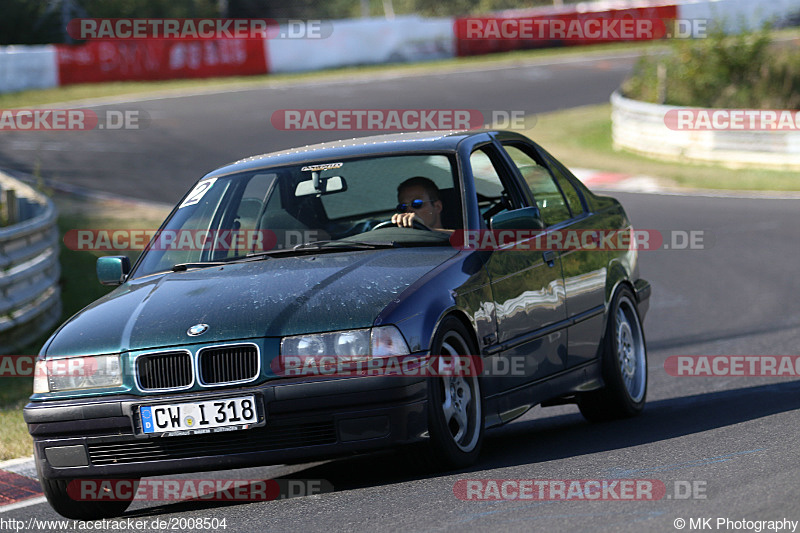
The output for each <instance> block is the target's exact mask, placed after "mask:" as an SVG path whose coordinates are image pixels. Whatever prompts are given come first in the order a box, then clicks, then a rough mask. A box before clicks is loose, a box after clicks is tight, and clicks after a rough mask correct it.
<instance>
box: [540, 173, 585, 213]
mask: <svg viewBox="0 0 800 533" xmlns="http://www.w3.org/2000/svg"><path fill="white" fill-rule="evenodd" d="M548 162H549V164H550V168H551V169H552V170H553V176H555V178H556V181H557V182H558V185H559V187H561V192H563V193H564V196H566V197H567V204H569V209H570V211H572V216H573V217H576V216H578V215H580V214H581V213H583V204H581V197H580V195H579V194H578V191H577V189H575V186H574V185H573V184H572V182H570V181H569V179H567V177H566V176H565V175H564V173H563V172H562V170H561V168H560V167H559V166H558V165H554V164H553V163H552V162H550V161H549V160H548Z"/></svg>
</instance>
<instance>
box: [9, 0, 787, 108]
mask: <svg viewBox="0 0 800 533" xmlns="http://www.w3.org/2000/svg"><path fill="white" fill-rule="evenodd" d="M791 16H794V17H798V16H800V0H606V1H605V2H582V3H580V4H575V5H568V6H565V7H562V8H553V7H547V8H537V9H531V10H524V11H519V10H518V11H506V12H500V13H497V14H493V15H482V16H478V17H459V18H455V19H452V18H439V19H430V18H422V17H419V16H416V15H409V16H400V17H396V18H394V19H392V20H386V19H378V18H372V19H353V20H334V21H322V23H323V25H325V29H326V31H325V32H323V33H324V36H323V37H324V38H312V36H310V35H306V38H291V37H292V35H293V34H292V32H291V31H284V30H286V28H279V31H278V32H277V34H278V35H283V34H284V33H285V34H287V35H288V36H289V38H275V35H274V34H273V36H272V37H270V38H266V39H214V40H212V39H177V40H147V39H139V40H107V41H90V42H87V43H85V44H79V45H74V46H70V45H47V46H9V47H0V92H11V91H19V90H24V89H32V88H46V87H54V86H57V85H67V84H71V83H89V82H104V81H118V80H164V79H175V78H203V77H215V76H242V75H252V74H266V73H272V72H298V71H312V70H320V69H326V68H336V67H343V66H350V65H365V64H382V63H393V62H416V61H427V60H432V59H442V58H448V57H453V56H465V55H474V54H487V53H493V52H504V51H508V50H518V49H525V48H540V47H545V46H564V45H583V44H590V43H597V42H609V41H620V40H623V41H624V40H628V41H638V40H645V39H659V38H662V37H664V36H665V33H667V31H668V30H669V29H671V25H670V21H674V20H682V21H687V20H689V21H692V20H694V21H697V20H701V21H705V22H708V23H709V25H710V24H711V23H714V22H722V23H723V24H725V25H726V29H728V30H731V31H735V30H738V29H740V27H741V22H744V23H745V25H746V26H747V27H749V28H756V27H759V26H760V25H761V24H762V23H763V22H765V21H767V20H786V19H788V18H789V17H791ZM289 29H291V28H289ZM328 30H330V31H328ZM690 35H694V34H693V33H692V34H690ZM690 35H687V36H690Z"/></svg>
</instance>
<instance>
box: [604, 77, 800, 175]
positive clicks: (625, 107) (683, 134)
mask: <svg viewBox="0 0 800 533" xmlns="http://www.w3.org/2000/svg"><path fill="white" fill-rule="evenodd" d="M691 109H694V108H688V107H677V106H668V105H659V104H651V103H648V102H640V101H638V100H631V99H629V98H625V97H624V96H622V95H621V94H620V93H619V92H615V93H614V94H613V95H611V135H612V138H613V141H614V147H615V148H624V149H625V150H629V151H631V152H635V153H638V154H641V155H645V156H648V157H653V158H656V159H664V160H673V161H688V162H697V163H714V164H718V165H722V166H725V167H728V168H741V167H755V168H771V169H781V170H800V131H772V130H766V131H748V130H724V131H719V130H717V131H715V130H676V129H670V128H669V127H667V124H666V122H665V117H667V113H670V112H672V113H676V112H678V111H683V110H691Z"/></svg>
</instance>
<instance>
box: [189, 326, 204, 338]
mask: <svg viewBox="0 0 800 533" xmlns="http://www.w3.org/2000/svg"><path fill="white" fill-rule="evenodd" d="M206 331H208V324H195V325H194V326H192V327H190V328H189V329H187V330H186V334H187V335H189V336H190V337H197V336H198V335H202V334H203V333H205V332H206Z"/></svg>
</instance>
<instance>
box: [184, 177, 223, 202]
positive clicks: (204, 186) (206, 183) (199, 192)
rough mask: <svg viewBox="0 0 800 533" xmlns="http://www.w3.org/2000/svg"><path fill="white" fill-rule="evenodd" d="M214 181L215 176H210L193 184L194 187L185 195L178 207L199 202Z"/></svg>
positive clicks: (215, 179)
mask: <svg viewBox="0 0 800 533" xmlns="http://www.w3.org/2000/svg"><path fill="white" fill-rule="evenodd" d="M215 181H217V178H211V179H207V180H203V181H201V182H200V183H198V184H197V185H195V187H194V189H192V192H190V193H189V196H187V197H186V200H184V201H183V203H182V204H181V205H180V207H179V208H178V209H180V208H182V207H187V206H190V205H194V204H196V203H197V202H199V201H200V200H201V199H202V198H203V196H205V194H206V193H207V192H208V191H209V189H211V186H212V185H214V182H215Z"/></svg>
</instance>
